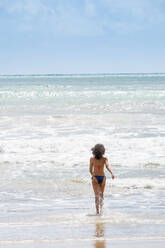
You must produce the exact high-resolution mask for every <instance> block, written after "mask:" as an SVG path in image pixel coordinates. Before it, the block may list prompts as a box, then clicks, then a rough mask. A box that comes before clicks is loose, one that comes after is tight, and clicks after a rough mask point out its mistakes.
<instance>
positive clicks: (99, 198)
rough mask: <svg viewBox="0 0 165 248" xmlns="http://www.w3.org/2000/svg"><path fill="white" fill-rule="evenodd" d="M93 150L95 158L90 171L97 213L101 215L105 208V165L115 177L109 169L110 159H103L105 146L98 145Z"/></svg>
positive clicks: (92, 160)
mask: <svg viewBox="0 0 165 248" xmlns="http://www.w3.org/2000/svg"><path fill="white" fill-rule="evenodd" d="M91 150H92V153H93V155H94V157H92V158H90V168H89V171H90V173H91V175H92V185H93V190H94V193H95V204H96V213H97V214H100V213H101V211H102V207H103V199H104V188H105V182H106V177H105V174H104V165H105V166H106V168H107V170H108V171H109V172H110V173H111V175H112V179H114V178H115V176H114V175H113V173H112V171H111V169H110V168H109V163H108V159H107V158H105V157H103V155H104V153H105V148H104V146H103V145H102V144H97V145H95V146H94V147H93V148H92V149H91Z"/></svg>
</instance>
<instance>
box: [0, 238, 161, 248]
mask: <svg viewBox="0 0 165 248" xmlns="http://www.w3.org/2000/svg"><path fill="white" fill-rule="evenodd" d="M164 246H165V238H146V239H144V238H142V239H140V238H136V239H120V238H119V239H64V240H58V239H57V240H42V239H41V240H22V241H14V240H13V241H0V247H4V248H5V247H6V248H11V247H12V248H20V247H21V248H46V247H49V248H52V247H58V248H65V247H72V248H77V247H79V248H81V247H82V248H83V247H86V248H108V247H114V248H128V247H131V248H140V247H147V248H155V247H156V248H164Z"/></svg>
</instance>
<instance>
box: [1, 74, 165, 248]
mask: <svg viewBox="0 0 165 248" xmlns="http://www.w3.org/2000/svg"><path fill="white" fill-rule="evenodd" d="M97 143H102V144H104V146H105V148H106V154H105V156H106V157H107V158H108V160H109V163H110V167H111V169H112V171H113V173H114V174H115V180H113V181H112V180H111V176H110V174H108V171H106V177H107V182H106V189H105V199H104V213H103V215H102V216H96V215H95V203H94V194H93V189H92V186H91V176H90V174H89V159H90V157H91V156H92V154H91V148H92V147H93V146H94V145H95V144H97ZM164 234H165V74H80V75H78V74H77V75H74V74H73V75H71V74H69V75H64V74H61V75H58V74H57V75H53V74H52V75H13V76H12V75H11V76H5V75H4V76H3V75H2V76H0V245H2V247H5V245H8V247H9V245H10V244H11V245H13V244H14V245H17V246H14V247H25V246H26V247H33V246H32V244H33V242H37V241H38V242H39V241H40V242H41V243H42V244H41V243H40V244H39V246H37V244H36V243H35V246H34V247H41V245H43V244H45V246H43V247H47V244H48V243H47V242H49V241H50V242H52V243H51V244H52V247H55V246H53V245H55V244H56V242H58V245H57V247H66V245H67V244H68V242H70V244H71V245H70V247H74V242H75V240H77V241H81V242H82V243H83V242H86V246H85V247H102V248H105V247H106V244H107V243H106V242H110V240H113V239H132V238H133V239H139V238H144V239H146V238H149V239H152V238H162V237H165V235H164ZM44 242H45V243H44ZM81 242H80V243H81ZM98 242H99V243H98ZM87 243H88V245H87ZM23 244H24V246H18V245H23ZM99 244H100V246H98V245H99ZM83 245H84V243H83V244H82V247H83ZM11 247H13V246H11ZM49 247H51V246H49ZM75 247H78V246H77V245H76V246H75ZM79 247H81V245H79Z"/></svg>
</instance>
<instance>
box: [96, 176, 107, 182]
mask: <svg viewBox="0 0 165 248" xmlns="http://www.w3.org/2000/svg"><path fill="white" fill-rule="evenodd" d="M94 177H96V179H97V182H98V184H102V182H103V180H104V177H105V176H94Z"/></svg>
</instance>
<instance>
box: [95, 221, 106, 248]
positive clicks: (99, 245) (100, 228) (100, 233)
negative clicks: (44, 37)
mask: <svg viewBox="0 0 165 248" xmlns="http://www.w3.org/2000/svg"><path fill="white" fill-rule="evenodd" d="M95 237H96V238H97V240H96V241H95V242H94V248H106V242H105V239H104V224H103V223H100V222H97V223H96V233H95Z"/></svg>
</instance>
